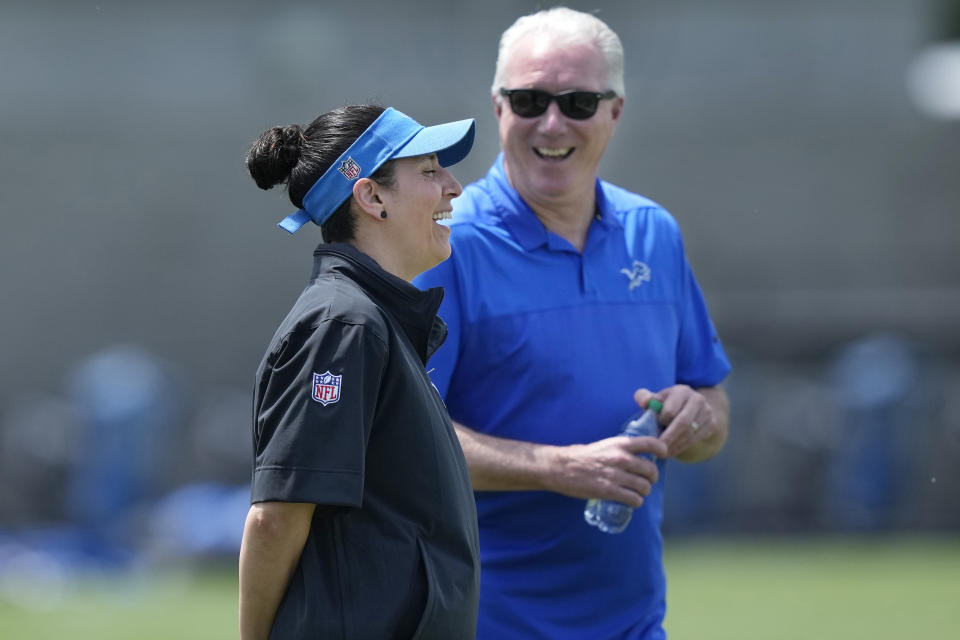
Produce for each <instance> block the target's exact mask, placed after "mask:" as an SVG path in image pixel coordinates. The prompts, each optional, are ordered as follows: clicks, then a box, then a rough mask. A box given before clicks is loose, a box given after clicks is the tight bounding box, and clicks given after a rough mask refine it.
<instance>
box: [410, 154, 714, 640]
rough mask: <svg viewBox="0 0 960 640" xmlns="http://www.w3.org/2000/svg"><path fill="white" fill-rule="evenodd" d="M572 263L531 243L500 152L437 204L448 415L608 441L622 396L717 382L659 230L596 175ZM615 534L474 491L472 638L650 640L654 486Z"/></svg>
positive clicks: (656, 593)
mask: <svg viewBox="0 0 960 640" xmlns="http://www.w3.org/2000/svg"><path fill="white" fill-rule="evenodd" d="M596 195H597V214H596V216H595V219H594V220H593V222H592V224H591V225H590V229H589V233H588V235H587V240H586V245H585V246H584V249H583V252H582V253H580V252H578V251H577V250H576V249H575V248H574V247H573V246H572V245H570V244H569V243H568V242H567V241H566V240H564V239H563V238H561V237H560V236H558V235H556V234H554V233H552V232H551V231H548V230H547V229H546V228H545V227H544V226H543V224H542V223H541V222H540V221H539V219H538V218H537V217H536V215H535V214H534V213H533V211H532V210H531V209H530V207H528V206H527V204H526V203H525V202H524V201H523V200H522V199H521V198H520V196H519V194H518V193H517V192H516V191H515V190H514V189H513V187H512V186H511V185H510V183H509V182H508V180H507V178H506V175H505V173H504V169H503V156H502V154H501V156H500V157H499V158H498V159H497V161H496V163H495V164H494V166H493V167H492V168H491V169H490V171H489V173H488V174H487V176H486V177H485V178H483V179H482V180H480V181H478V182H476V183H474V184H471V185H469V186H468V187H467V188H466V189H465V190H464V193H463V195H462V196H461V197H459V198H457V199H456V200H454V205H455V210H454V219H453V221H452V223H451V237H450V242H451V245H452V246H453V253H452V256H451V258H450V259H449V260H447V261H446V262H443V263H441V264H440V265H439V266H437V267H436V268H434V269H433V270H431V271H429V272H427V273H425V274H423V275H422V276H420V277H419V278H418V279H417V280H416V282H415V283H416V284H417V285H418V286H420V287H423V288H425V287H433V286H442V287H444V289H445V292H446V295H445V297H444V300H443V304H442V305H441V307H440V311H439V314H440V316H441V317H442V318H443V319H444V320H445V321H446V323H447V327H448V330H449V334H448V338H447V341H446V342H445V343H444V345H443V347H441V348H440V350H438V351H437V353H436V354H435V355H434V356H433V358H432V359H431V360H430V368H431V369H432V372H431V376H432V378H433V380H434V383H435V384H436V386H437V388H438V389H439V391H440V393H441V395H442V396H443V397H444V399H445V402H446V404H447V408H448V410H449V412H450V415H451V417H452V418H453V419H454V420H456V421H458V422H461V423H463V424H464V425H466V426H467V427H469V428H471V429H474V430H476V431H478V432H480V433H485V434H490V435H493V436H498V437H502V438H510V439H514V440H523V441H530V442H538V443H545V444H554V445H568V444H573V443H588V442H593V441H595V440H600V439H603V438H606V437H609V436H612V435H616V434H617V433H618V431H619V428H620V426H621V424H622V423H623V422H624V420H625V419H626V418H627V417H628V416H630V415H631V414H633V413H634V412H635V411H636V410H637V406H636V404H635V403H634V401H633V392H634V391H635V390H636V389H638V388H640V387H646V388H648V389H651V390H653V391H657V390H660V389H663V388H665V387H669V386H672V385H674V384H679V383H682V384H688V385H690V386H693V387H700V386H713V385H716V384H718V383H720V382H721V381H722V380H723V379H724V378H725V377H726V375H727V373H728V372H729V371H730V364H729V362H728V360H727V357H726V355H725V354H724V351H723V347H722V345H721V343H720V340H719V338H718V337H717V333H716V331H715V329H714V327H713V324H712V322H711V321H710V318H709V316H708V313H707V308H706V305H705V303H704V299H703V295H702V293H701V292H700V288H699V286H698V285H697V282H696V280H695V279H694V276H693V273H692V271H691V269H690V265H689V263H688V262H687V259H686V256H685V254H684V249H683V241H682V238H681V234H680V230H679V228H678V226H677V224H676V222H675V221H674V219H673V218H672V217H671V216H670V214H668V213H667V212H666V211H665V210H664V209H663V208H662V207H660V206H659V205H657V204H656V203H654V202H652V201H650V200H648V199H646V198H644V197H641V196H638V195H636V194H632V193H630V192H628V191H625V190H623V189H620V188H618V187H616V186H614V185H611V184H609V183H606V182H603V181H601V180H597V185H596ZM659 464H660V465H661V481H660V482H659V483H657V485H656V486H655V487H654V490H653V492H652V493H651V495H650V496H649V498H648V499H647V501H646V502H645V503H644V505H643V507H641V508H640V509H638V510H637V511H636V512H635V513H634V516H633V520H632V522H631V523H630V526H629V527H628V528H627V530H626V531H625V532H624V533H622V534H620V535H609V534H606V533H602V532H601V531H599V530H598V529H595V528H593V527H590V526H588V525H587V524H586V523H585V522H584V519H583V508H584V501H583V500H579V499H575V498H569V497H566V496H563V495H559V494H556V493H550V492H541V491H503V492H498V491H480V492H475V497H476V501H477V514H478V519H479V525H480V553H481V564H482V573H481V581H480V582H481V596H480V620H479V624H478V632H477V637H478V638H480V639H491V640H492V639H497V640H504V639H511V638H516V639H518V640H520V639H523V640H529V639H531V638H544V639H550V640H560V639H564V638H570V639H583V638H590V639H591V640H593V639H602V638H636V639H640V638H642V639H644V640H649V639H654V638H663V637H665V634H664V632H663V629H662V626H661V623H662V620H663V616H664V612H665V583H664V576H663V567H662V559H661V556H662V540H661V536H660V523H661V520H662V516H663V481H664V480H663V479H664V478H665V474H664V471H665V469H664V468H663V466H664V463H663V462H660V463H659Z"/></svg>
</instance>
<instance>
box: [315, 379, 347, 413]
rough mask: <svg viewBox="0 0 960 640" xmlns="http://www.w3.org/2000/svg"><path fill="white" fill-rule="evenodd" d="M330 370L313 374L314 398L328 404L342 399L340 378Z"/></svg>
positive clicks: (324, 404) (325, 404)
mask: <svg viewBox="0 0 960 640" xmlns="http://www.w3.org/2000/svg"><path fill="white" fill-rule="evenodd" d="M341 378H343V376H335V375H333V374H332V373H330V372H329V371H327V372H325V373H315V374H313V395H312V397H313V399H314V400H316V401H317V402H319V403H320V404H322V405H323V406H327V405H328V404H333V403H334V402H339V401H340V379H341Z"/></svg>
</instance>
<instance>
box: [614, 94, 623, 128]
mask: <svg viewBox="0 0 960 640" xmlns="http://www.w3.org/2000/svg"><path fill="white" fill-rule="evenodd" d="M623 103H624V100H623V97H622V96H617V97H616V98H614V100H613V110H612V115H613V121H614V122H616V121H617V120H619V119H620V114H621V113H623Z"/></svg>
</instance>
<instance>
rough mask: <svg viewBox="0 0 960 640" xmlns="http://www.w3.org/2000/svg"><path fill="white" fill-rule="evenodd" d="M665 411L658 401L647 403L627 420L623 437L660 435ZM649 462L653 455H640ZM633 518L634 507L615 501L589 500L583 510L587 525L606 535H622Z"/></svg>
mask: <svg viewBox="0 0 960 640" xmlns="http://www.w3.org/2000/svg"><path fill="white" fill-rule="evenodd" d="M662 409H663V404H662V403H661V402H660V401H659V400H657V399H651V400H650V402H648V403H647V408H646V410H644V411H638V412H637V413H635V414H634V415H633V416H631V418H630V419H629V420H627V421H626V422H625V423H624V425H623V427H622V428H621V429H620V435H622V436H631V437H635V436H653V437H654V438H656V437H657V436H659V435H660V423H659V422H658V414H659V413H660V411H661V410H662ZM639 455H641V456H643V457H645V458H647V459H649V460H653V458H654V456H653V454H651V453H641V454H639ZM632 516H633V507H631V506H630V505H628V504H623V503H622V502H617V501H615V500H597V499H596V498H594V499H591V500H587V508H586V509H584V510H583V519H584V520H586V521H587V524H590V525H593V526H594V527H597V528H598V529H600V531H604V532H606V533H621V532H622V531H623V530H624V529H626V528H627V525H628V524H630V518H631V517H632Z"/></svg>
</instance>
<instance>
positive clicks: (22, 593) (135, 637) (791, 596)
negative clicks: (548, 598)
mask: <svg viewBox="0 0 960 640" xmlns="http://www.w3.org/2000/svg"><path fill="white" fill-rule="evenodd" d="M666 564H667V577H668V590H669V594H668V610H667V622H666V626H667V631H668V632H669V634H670V638H671V640H725V639H730V640H820V639H833V638H836V639H838V640H839V639H843V640H857V639H860V638H863V639H870V640H888V639H889V640H893V639H897V640H900V639H902V638H911V637H913V638H923V639H924V640H941V639H942V640H948V639H951V640H953V639H956V638H960V538H958V537H953V538H949V539H948V538H910V539H880V540H875V539H870V540H863V539H840V540H837V539H832V540H809V539H797V540H777V541H770V540H750V539H734V540H724V541H720V542H705V541H704V540H703V539H697V540H687V539H677V540H670V539H668V540H667V554H666ZM0 587H2V589H0V638H2V639H3V640H21V639H23V640H27V639H30V640H46V639H51V640H53V639H56V640H63V639H64V638H70V639H71V640H87V639H90V640H93V639H95V638H96V639H98V640H114V639H116V640H171V639H184V640H189V639H194V638H196V639H201V638H202V639H204V640H217V639H220V638H223V639H227V638H236V635H237V634H236V620H237V618H236V601H237V587H236V572H235V566H234V565H232V564H230V563H227V564H225V565H222V566H214V567H207V568H206V569H204V570H202V571H199V572H196V573H191V572H186V571H183V570H172V569H166V570H164V571H162V572H158V573H156V574H144V573H140V574H138V575H136V576H127V577H124V578H109V579H108V578H101V579H88V580H85V581H82V582H73V581H67V582H65V583H57V582H49V581H46V582H45V581H37V582H24V583H22V584H13V583H11V582H10V581H9V580H7V581H6V582H4V583H3V584H2V585H0ZM585 640H587V639H585Z"/></svg>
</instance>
